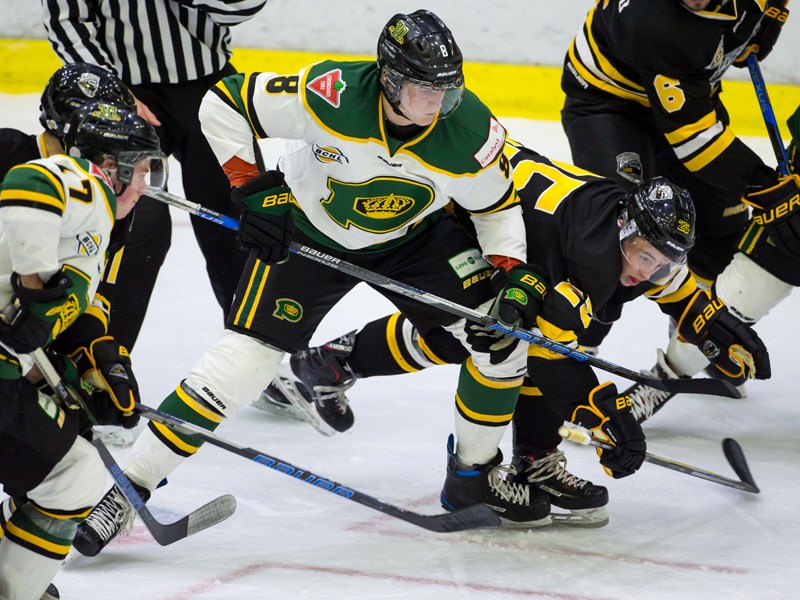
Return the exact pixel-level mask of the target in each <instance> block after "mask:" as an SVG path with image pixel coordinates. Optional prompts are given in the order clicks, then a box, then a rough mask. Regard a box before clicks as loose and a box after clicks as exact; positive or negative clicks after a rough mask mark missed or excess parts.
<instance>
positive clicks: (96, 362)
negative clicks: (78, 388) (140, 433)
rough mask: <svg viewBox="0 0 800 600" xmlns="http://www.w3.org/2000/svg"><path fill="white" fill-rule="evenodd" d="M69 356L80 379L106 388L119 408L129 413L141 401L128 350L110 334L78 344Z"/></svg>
mask: <svg viewBox="0 0 800 600" xmlns="http://www.w3.org/2000/svg"><path fill="white" fill-rule="evenodd" d="M71 358H72V359H73V361H75V363H76V365H77V366H78V368H79V369H80V372H81V379H84V380H86V381H88V382H89V383H91V384H92V386H93V387H95V388H97V389H99V390H103V391H104V392H106V393H107V394H108V395H109V397H110V399H111V401H112V402H113V403H114V404H115V405H116V407H117V409H118V410H119V411H121V412H123V413H130V412H132V411H133V409H134V407H135V406H136V404H137V403H138V402H141V398H140V397H139V384H138V383H137V382H136V378H135V377H134V375H133V370H132V369H131V358H130V354H128V350H127V349H126V348H125V346H122V345H120V344H119V343H117V341H116V340H114V338H112V337H111V336H110V335H106V336H103V337H101V338H98V339H96V340H94V341H93V342H92V343H91V344H90V345H89V347H88V348H85V347H84V348H80V349H79V350H78V351H77V352H76V353H74V354H73V355H72V356H71Z"/></svg>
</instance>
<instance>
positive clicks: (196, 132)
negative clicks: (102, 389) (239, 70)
mask: <svg viewBox="0 0 800 600" xmlns="http://www.w3.org/2000/svg"><path fill="white" fill-rule="evenodd" d="M266 2H267V0H220V1H219V2H214V3H210V4H213V6H201V7H195V6H192V4H194V3H193V2H190V1H189V0H103V1H102V2H100V1H98V0H42V7H43V17H42V18H43V21H44V25H45V28H46V29H47V35H48V38H49V40H50V44H51V45H52V46H53V49H54V50H55V52H56V54H58V56H59V57H60V58H61V60H63V61H64V62H65V63H69V62H79V61H80V62H87V63H92V64H96V65H99V66H102V67H105V68H107V69H109V70H111V71H112V72H114V73H116V74H117V76H119V78H120V79H122V80H123V81H124V82H125V83H127V84H128V85H129V86H130V88H131V91H132V92H133V94H134V95H135V96H136V100H137V107H138V110H139V114H140V115H142V116H143V117H144V118H145V119H147V120H148V121H150V122H151V123H152V124H153V125H154V126H155V127H156V131H157V133H158V136H159V138H160V139H161V149H162V150H163V151H164V152H165V153H166V154H168V155H172V156H174V157H175V158H176V159H177V160H178V162H180V164H181V170H182V172H183V189H184V191H185V194H186V196H187V197H188V198H189V199H191V200H194V201H195V202H200V203H202V204H204V205H206V206H208V207H209V208H211V209H213V210H216V211H219V212H222V213H226V214H231V213H236V212H237V211H236V209H235V208H234V207H233V205H232V204H231V201H230V184H229V182H228V180H227V178H226V177H225V175H224V174H223V172H222V170H221V169H220V167H219V163H218V162H217V159H216V157H215V156H214V154H213V153H212V151H211V149H210V147H209V146H208V143H207V142H206V139H205V137H204V136H203V134H202V132H201V131H200V122H199V121H198V119H197V112H198V109H199V106H200V100H201V99H202V98H203V95H204V94H205V92H206V91H207V90H208V89H209V88H210V87H212V86H213V85H214V84H215V83H216V82H217V81H218V80H219V79H221V78H222V77H225V76H227V75H231V74H233V73H235V72H236V69H234V68H233V66H231V64H230V63H229V62H228V60H229V58H230V56H231V48H230V42H231V34H230V26H232V25H236V24H237V23H242V22H244V21H246V20H248V19H250V18H252V17H253V16H254V15H255V14H256V13H257V12H258V11H259V10H261V8H263V6H264V5H265V4H266ZM192 228H193V229H194V234H195V237H196V238H197V243H198V244H199V246H200V250H201V251H202V253H203V256H204V257H205V261H206V270H207V271H208V277H209V280H210V282H211V287H212V289H213V290H214V295H215V296H216V298H217V301H218V302H219V304H220V306H221V307H222V309H223V314H224V313H225V312H226V311H227V308H228V307H229V306H230V304H231V301H232V299H233V295H234V292H235V291H236V285H237V283H238V281H239V275H240V273H241V270H242V267H243V266H244V262H245V259H246V258H247V255H246V254H245V253H243V252H241V251H239V249H238V248H237V246H236V241H235V234H234V233H233V232H232V231H230V230H227V229H225V228H223V227H219V226H217V225H215V224H213V223H211V222H209V221H205V220H203V219H199V218H196V217H192ZM171 235H172V224H171V221H170V216H169V208H168V207H167V205H165V204H162V203H160V202H157V201H156V200H153V199H151V198H147V197H145V196H143V197H142V198H141V200H140V201H139V204H138V205H137V207H136V217H135V219H134V222H133V225H132V227H131V230H130V233H129V235H128V241H127V244H126V246H125V250H124V251H123V252H122V253H120V254H118V255H117V256H116V257H115V258H114V261H113V264H112V265H110V268H109V270H108V272H107V274H106V282H107V283H111V284H114V285H113V288H114V291H113V301H112V313H111V315H112V318H111V321H110V328H109V329H110V331H109V333H110V334H111V335H113V336H114V338H115V339H116V340H118V341H119V342H120V343H121V344H122V345H124V346H125V347H127V348H128V349H131V348H132V347H133V345H134V343H135V342H136V338H137V337H138V335H139V331H140V329H141V326H142V321H143V320H144V316H145V313H146V312H147V305H148V303H149V302H150V296H151V294H152V291H153V287H154V286H155V283H156V278H157V277H158V271H159V269H160V268H161V265H162V264H163V262H164V257H165V256H166V254H167V250H168V249H169V246H170V240H171Z"/></svg>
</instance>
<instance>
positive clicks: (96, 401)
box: [40, 352, 139, 429]
mask: <svg viewBox="0 0 800 600" xmlns="http://www.w3.org/2000/svg"><path fill="white" fill-rule="evenodd" d="M48 357H49V358H50V360H51V362H52V363H53V366H54V367H55V368H56V370H57V371H58V372H59V374H60V375H61V378H62V379H63V381H64V383H65V384H66V385H68V386H69V387H70V388H71V389H73V390H74V391H75V392H77V393H78V394H79V395H80V397H81V402H82V403H83V405H84V406H85V407H86V411H87V412H88V413H89V415H86V419H87V426H89V427H90V426H91V424H92V420H93V421H95V422H96V423H97V425H119V426H122V427H124V428H125V429H132V428H133V427H136V425H137V424H138V423H139V414H138V413H135V412H132V411H130V410H128V411H123V410H120V408H119V406H118V405H117V403H116V402H115V401H114V400H113V398H112V395H111V394H110V393H109V392H106V391H105V390H103V389H100V388H99V387H96V386H95V385H93V384H92V382H91V381H89V380H88V379H87V378H84V377H82V375H81V373H82V372H83V370H82V368H81V367H80V366H78V365H77V364H76V363H75V361H73V360H72V358H69V357H65V356H62V355H60V354H54V353H52V352H49V353H48ZM40 389H41V391H42V392H43V393H46V394H48V395H54V394H53V391H52V390H50V388H49V387H48V386H47V384H46V383H42V384H41V386H40ZM70 408H72V409H73V410H78V409H80V408H82V407H80V406H74V405H72V406H70Z"/></svg>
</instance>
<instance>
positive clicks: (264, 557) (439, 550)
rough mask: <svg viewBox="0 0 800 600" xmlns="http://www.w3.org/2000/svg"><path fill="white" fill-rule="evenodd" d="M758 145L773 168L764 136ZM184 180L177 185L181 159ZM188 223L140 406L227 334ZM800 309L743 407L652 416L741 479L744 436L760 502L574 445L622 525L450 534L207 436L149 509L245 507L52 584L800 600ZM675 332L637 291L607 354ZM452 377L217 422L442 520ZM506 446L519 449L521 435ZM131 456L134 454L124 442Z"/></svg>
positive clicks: (629, 358)
mask: <svg viewBox="0 0 800 600" xmlns="http://www.w3.org/2000/svg"><path fill="white" fill-rule="evenodd" d="M37 105H38V99H37V98H36V97H35V96H2V97H0V106H2V107H3V110H2V115H0V126H11V127H16V128H20V129H23V130H25V131H29V132H34V131H38V124H37V121H36V116H37V114H36V110H35V108H36V106H37ZM505 122H506V124H507V125H508V126H509V129H510V131H511V135H512V136H514V137H516V138H518V139H520V140H522V141H525V142H527V143H528V144H529V145H530V146H532V147H533V148H535V149H537V150H539V151H540V152H543V153H545V154H548V155H550V156H552V157H554V158H561V159H568V157H569V153H568V148H567V144H566V140H565V138H564V136H563V133H562V132H561V128H560V126H559V125H558V124H557V123H550V122H548V123H535V122H530V121H524V120H517V119H508V120H506V121H505ZM748 142H750V143H751V144H752V145H753V147H755V148H756V149H757V150H758V151H759V152H760V153H761V154H762V156H764V158H765V160H768V161H769V162H771V163H774V159H772V158H771V155H770V150H769V144H768V142H767V141H766V139H751V140H748ZM171 187H172V190H173V191H174V192H176V193H181V189H180V183H179V178H178V176H177V172H175V174H173V177H172V186H171ZM194 200H196V201H200V202H201V203H202V199H194ZM173 221H174V228H173V239H172V248H171V250H170V253H169V256H168V257H167V261H166V264H165V265H164V267H163V269H162V271H161V276H160V278H159V282H158V286H157V288H156V290H155V293H154V295H153V300H152V303H151V306H150V311H149V313H148V315H147V319H146V321H145V325H144V328H143V330H142V334H141V337H140V338H139V343H138V344H137V346H136V349H135V351H134V353H133V359H134V367H135V370H136V374H137V377H138V379H139V382H140V385H141V391H142V397H143V400H144V401H145V402H146V403H148V404H150V405H152V406H157V405H158V404H159V402H160V401H161V399H162V398H163V397H164V396H165V395H166V394H168V393H169V392H170V391H171V390H172V389H173V388H174V387H175V385H176V384H177V383H178V382H179V381H180V380H181V378H183V377H184V376H185V375H186V373H187V371H188V369H189V368H190V367H191V366H192V365H193V364H194V362H195V361H196V360H197V359H198V358H199V356H200V355H201V353H202V352H203V351H204V349H206V348H208V347H209V346H210V345H211V344H213V343H214V340H215V339H216V337H217V336H218V335H219V333H220V331H221V329H222V312H221V310H220V309H219V308H218V306H217V305H216V304H215V302H214V300H213V296H212V294H211V290H210V287H209V285H208V283H207V279H206V275H205V269H204V266H203V263H202V257H201V255H200V253H199V251H198V249H197V245H196V243H195V241H194V239H193V236H192V233H191V229H190V227H189V224H188V219H187V217H186V215H185V214H183V213H180V212H177V211H175V212H173ZM293 260H302V259H299V258H295V259H293ZM798 310H800V296H798V295H797V293H795V294H794V295H793V296H791V297H790V298H789V300H787V301H785V302H784V303H783V304H782V305H781V306H779V307H778V308H777V309H775V310H774V311H773V312H772V313H771V314H770V315H768V316H767V317H766V318H765V319H764V320H763V322H761V323H760V324H759V325H758V327H757V330H758V332H759V333H760V335H761V336H762V338H763V339H764V341H765V342H766V343H767V345H768V346H769V348H770V350H771V359H772V372H773V378H772V379H771V380H770V381H766V382H754V383H750V384H748V394H749V395H748V397H747V398H746V399H743V400H730V399H722V398H710V397H697V396H683V397H681V396H679V397H676V398H675V399H673V400H672V401H671V402H670V403H669V405H668V407H667V408H665V409H664V410H663V411H662V412H661V413H659V414H658V415H657V416H656V417H655V418H653V419H652V421H650V422H648V423H647V424H646V431H647V434H648V444H649V446H648V447H649V450H650V451H651V452H653V453H656V454H659V455H662V456H667V457H670V458H673V459H676V460H681V461H684V462H686V463H689V464H692V465H695V466H699V467H703V468H705V469H708V470H712V471H715V472H717V473H720V474H723V475H726V476H729V477H735V475H734V474H733V473H732V471H731V470H730V467H729V466H728V465H727V463H726V461H725V459H724V457H723V454H722V450H721V446H720V441H721V440H722V439H723V438H725V437H734V438H736V439H737V440H739V442H741V444H742V446H743V448H744V450H745V452H746V455H747V457H748V459H749V462H750V467H751V468H752V472H753V475H754V477H755V479H756V481H757V483H758V484H759V485H760V487H761V490H762V491H761V493H760V494H759V495H753V494H749V493H745V492H741V491H737V490H734V489H730V488H727V487H723V486H720V485H716V484H714V483H709V482H707V481H703V480H701V479H697V478H693V477H690V476H687V475H684V474H681V473H677V472H674V471H670V470H667V469H664V468H660V467H657V466H654V465H651V464H645V465H644V466H643V467H642V469H641V470H640V471H639V472H638V473H637V474H636V475H634V476H632V477H629V478H627V479H623V480H612V479H610V478H608V477H606V476H605V475H604V474H603V471H602V470H601V468H600V467H599V465H598V463H597V459H596V456H595V453H594V451H593V450H591V449H588V448H583V447H577V446H572V445H567V444H566V443H565V444H564V446H565V449H566V452H567V455H568V457H569V461H570V462H569V468H570V470H571V471H572V472H574V473H576V474H578V475H580V476H582V477H585V478H589V479H591V480H593V481H594V482H595V483H601V484H603V485H606V486H608V488H609V490H610V494H611V501H610V504H609V506H608V512H609V514H610V517H611V521H610V523H609V524H608V526H606V527H605V528H602V529H591V530H578V529H568V528H565V527H560V528H549V529H545V530H540V531H531V532H520V531H507V530H501V531H474V532H468V533H452V534H437V533H431V532H428V531H426V530H423V529H419V528H415V527H413V526H411V525H409V524H406V523H404V522H401V521H397V520H393V519H391V518H389V517H386V516H384V515H382V514H380V513H378V512H375V511H373V510H370V509H368V508H365V507H363V506H360V505H359V504H356V503H354V502H350V501H347V500H344V499H342V498H339V497H336V496H334V495H332V494H330V493H327V492H324V491H322V490H320V489H315V488H313V487H312V486H309V485H305V484H303V483H302V482H300V481H298V480H294V479H291V478H289V477H287V476H285V475H283V474H281V473H278V472H275V471H273V470H270V469H267V468H264V467H263V466H260V465H258V464H256V463H253V462H249V461H247V460H245V459H244V458H241V457H239V456H236V455H233V454H230V453H228V452H225V451H223V450H220V449H218V448H214V447H211V446H206V447H205V448H203V449H202V450H201V451H200V453H199V454H198V455H197V456H196V457H195V458H193V459H190V460H188V461H186V462H185V464H184V465H183V466H182V467H181V468H179V469H178V470H177V471H175V473H174V474H173V475H171V476H170V478H169V479H170V482H169V485H167V486H166V487H165V488H163V489H161V490H159V491H157V492H156V493H155V495H154V496H153V498H152V500H151V502H150V506H151V509H152V510H153V512H154V513H155V514H156V515H157V516H158V518H159V519H161V520H162V521H170V522H171V521H172V520H174V519H176V518H178V517H179V516H181V515H183V514H185V513H187V512H188V511H190V510H192V509H194V508H196V507H198V506H200V505H201V504H203V503H205V502H207V501H209V500H211V499H212V498H214V497H216V496H218V495H220V494H223V493H230V494H234V495H235V496H236V498H237V500H238V509H237V511H236V513H235V514H234V515H233V516H232V517H231V518H230V519H228V520H227V521H225V522H223V523H221V524H219V525H217V526H215V527H213V528H212V529H209V530H207V531H203V532H201V533H199V534H197V535H195V536H193V537H190V538H188V539H185V540H182V541H180V542H177V543H175V544H174V545H171V546H167V547H161V546H159V545H157V544H156V543H155V541H154V540H153V539H152V538H151V537H150V535H149V534H148V533H147V531H146V529H145V528H144V526H143V525H142V524H141V523H140V522H139V521H138V520H137V522H136V524H135V526H134V530H133V533H132V535H130V536H128V537H126V538H122V539H120V540H119V541H117V542H115V543H113V544H112V545H111V546H109V547H108V548H107V549H106V550H105V551H104V552H103V553H102V554H101V555H100V556H99V557H97V558H94V559H89V558H84V557H80V556H79V557H76V558H71V559H70V560H69V561H68V562H67V564H66V565H65V566H64V568H63V569H62V570H61V571H60V572H59V574H58V575H57V577H56V579H55V583H56V584H57V585H58V587H59V588H60V590H61V596H62V598H64V599H65V600H92V599H103V600H117V599H137V600H138V599H141V600H190V599H194V598H198V599H202V600H212V599H219V600H221V599H225V600H237V599H278V598H280V599H287V598H290V599H295V598H314V599H322V598H340V597H347V598H361V599H370V600H372V599H376V598H381V599H390V598H403V599H405V598H425V599H427V598H436V599H437V600H450V599H465V598H467V599H469V598H482V599H484V598H485V599H498V600H506V599H507V600H512V599H528V598H546V599H558V600H584V599H587V600H601V599H603V600H608V599H615V600H620V599H626V598H630V599H635V600H642V599H647V600H651V599H652V600H656V599H664V600H667V599H669V600H674V599H675V598H679V599H704V600H705V599H707V598H742V599H783V598H795V597H797V586H798V584H799V583H800V567H798V564H800V551H798V541H797V540H798V537H800V523H799V522H798V516H797V504H796V503H797V498H798V495H800V483H798V481H800V470H798V468H797V460H798V457H800V442H798V432H799V431H800V427H798V425H799V424H800V408H798V397H797V388H795V387H794V386H796V385H797V384H798V382H799V381H800V378H798V374H797V371H795V370H794V369H796V368H797V363H798V351H797V345H796V344H797V341H798V339H800V322H798V319H797V316H796V315H797V313H796V312H795V311H798ZM388 311H392V307H391V305H390V304H389V303H388V302H386V301H385V300H384V299H383V298H382V297H381V296H379V295H378V294H376V293H374V292H373V291H372V290H370V289H369V288H367V287H366V286H364V285H359V286H358V288H356V290H354V292H353V293H352V294H351V295H350V296H348V297H347V298H345V299H344V300H343V301H342V302H341V303H340V305H339V306H337V307H336V308H335V309H334V310H333V311H332V312H331V313H330V315H329V316H328V317H327V318H326V319H325V321H324V322H323V323H322V325H321V326H320V328H319V330H318V332H317V334H316V335H315V338H314V342H323V341H325V340H326V339H330V338H331V337H333V336H335V335H338V334H341V333H343V332H346V331H349V330H351V329H354V328H356V327H359V326H361V325H363V324H364V323H366V322H367V321H368V320H369V319H371V318H376V317H379V316H382V315H384V314H387V312H388ZM666 331H667V322H666V318H665V317H663V316H662V315H661V313H660V312H659V311H658V310H657V308H656V307H655V304H654V303H651V302H649V301H647V300H645V299H639V300H638V301H636V302H634V303H632V304H630V305H628V307H627V308H626V310H625V313H624V315H623V318H622V320H621V321H620V323H619V324H618V325H617V326H616V327H615V328H614V330H613V331H612V333H611V335H610V337H609V338H608V339H607V341H606V342H605V343H604V345H603V347H602V356H603V357H604V358H606V359H608V360H611V361H613V362H616V363H618V364H621V365H624V366H627V367H630V368H633V369H639V368H646V367H650V366H651V365H652V364H653V361H654V358H655V349H656V347H657V346H659V345H663V344H664V343H665V340H666V335H667V334H666ZM792 373H794V375H793V374H792ZM456 375H457V371H456V368H455V367H438V368H435V369H431V370H429V371H427V372H423V373H418V374H411V375H405V376H397V377H394V378H391V379H388V378H383V379H373V380H365V381H362V382H360V383H359V384H358V385H357V386H355V387H354V388H353V389H352V390H351V391H350V393H349V396H350V399H351V401H352V406H353V409H354V412H355V414H356V424H355V426H354V427H353V428H352V429H351V430H350V431H348V432H347V433H345V434H338V435H336V436H335V437H332V438H324V437H322V436H320V435H319V434H317V433H316V432H315V431H314V430H313V429H311V428H310V427H309V426H308V425H306V424H303V423H300V422H297V421H290V420H285V419H284V420H279V419H277V418H274V417H271V416H270V415H268V414H266V413H263V412H261V411H258V410H256V409H254V408H247V409H245V410H243V411H242V413H241V414H240V415H239V416H238V417H237V418H236V419H234V420H233V421H232V422H230V423H225V424H223V425H222V426H221V427H220V428H219V429H218V430H217V433H218V434H219V435H220V436H223V437H225V438H228V439H231V440H234V441H236V442H238V443H240V444H242V445H245V446H251V447H254V448H257V449H260V450H263V451H264V452H266V453H268V454H271V455H273V456H276V457H279V458H281V459H284V460H286V461H289V462H291V463H292V464H294V465H296V466H300V467H302V468H305V469H307V470H311V471H313V472H315V473H317V474H319V475H322V476H324V477H327V478H329V479H332V480H336V481H338V482H341V483H343V484H345V485H346V486H348V487H351V488H355V489H357V490H359V491H361V492H363V493H366V494H369V495H371V496H374V497H377V498H379V499H381V500H383V501H385V502H388V503H392V504H395V505H398V506H402V507H406V508H409V509H411V510H415V511H418V512H423V513H428V514H434V513H439V512H441V508H440V506H439V503H438V501H437V499H438V494H439V490H440V489H441V485H442V482H443V479H444V472H445V442H446V439H447V435H448V433H450V431H451V430H452V427H453V391H454V388H455V384H456ZM600 376H601V377H602V376H603V374H602V373H601V374H600ZM615 380H616V381H617V382H618V384H619V385H620V386H625V385H626V383H625V382H624V381H621V380H618V379H615ZM139 427H140V428H141V427H142V425H140V426H139ZM502 448H503V450H504V451H505V453H506V456H509V454H510V434H507V435H506V437H505V438H504V440H503V444H502ZM116 455H117V458H118V459H119V460H120V461H124V456H125V451H120V452H116Z"/></svg>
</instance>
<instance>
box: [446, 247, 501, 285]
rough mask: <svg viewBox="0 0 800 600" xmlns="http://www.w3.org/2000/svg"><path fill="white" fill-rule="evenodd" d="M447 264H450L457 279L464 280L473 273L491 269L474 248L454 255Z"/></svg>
mask: <svg viewBox="0 0 800 600" xmlns="http://www.w3.org/2000/svg"><path fill="white" fill-rule="evenodd" d="M447 262H449V263H450V266H451V267H452V268H453V271H455V273H456V276H457V277H458V278H459V279H466V278H467V277H469V276H471V275H472V274H473V273H477V272H478V271H485V270H486V269H491V268H492V267H491V265H490V264H489V263H488V262H487V261H486V259H485V258H483V256H482V255H481V253H480V251H479V250H478V249H476V248H470V249H469V250H465V251H464V252H461V253H459V254H456V255H455V256H453V257H452V258H450V259H449V260H448V261H447Z"/></svg>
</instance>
